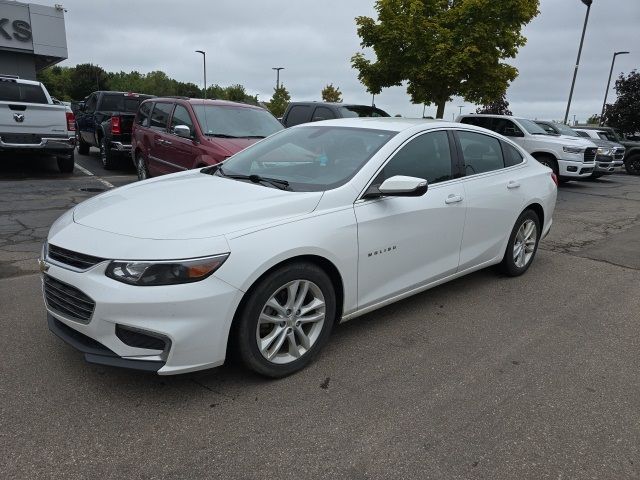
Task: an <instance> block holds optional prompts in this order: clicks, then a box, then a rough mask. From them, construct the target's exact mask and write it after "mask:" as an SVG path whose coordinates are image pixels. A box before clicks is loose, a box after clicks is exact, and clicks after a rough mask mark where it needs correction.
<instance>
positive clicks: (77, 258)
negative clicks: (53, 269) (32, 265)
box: [47, 244, 105, 270]
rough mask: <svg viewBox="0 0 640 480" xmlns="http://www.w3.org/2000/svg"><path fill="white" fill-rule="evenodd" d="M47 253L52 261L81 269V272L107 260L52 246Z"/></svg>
mask: <svg viewBox="0 0 640 480" xmlns="http://www.w3.org/2000/svg"><path fill="white" fill-rule="evenodd" d="M47 253H48V256H49V258H50V259H51V260H55V261H56V262H60V263H64V264H65V265H70V266H72V267H75V268H79V269H80V270H88V269H89V268H91V267H93V266H94V265H97V264H98V263H100V262H104V260H105V259H104V258H99V257H92V256H91V255H85V254H84V253H78V252H72V251H71V250H67V249H66V248H60V247H56V246H55V245H51V244H49V246H48V250H47Z"/></svg>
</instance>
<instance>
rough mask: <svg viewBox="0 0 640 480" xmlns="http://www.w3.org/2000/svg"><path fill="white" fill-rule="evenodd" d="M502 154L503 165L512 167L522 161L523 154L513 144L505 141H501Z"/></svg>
mask: <svg viewBox="0 0 640 480" xmlns="http://www.w3.org/2000/svg"><path fill="white" fill-rule="evenodd" d="M502 154H503V156H504V166H505V167H513V166H514V165H519V164H521V163H522V162H523V161H524V156H523V155H522V154H521V153H520V151H519V150H518V149H517V148H515V147H514V146H513V145H509V144H508V143H506V142H502Z"/></svg>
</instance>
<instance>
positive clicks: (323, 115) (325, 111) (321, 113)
mask: <svg viewBox="0 0 640 480" xmlns="http://www.w3.org/2000/svg"><path fill="white" fill-rule="evenodd" d="M332 118H336V116H335V115H334V114H333V112H332V111H331V109H329V108H327V107H317V108H316V110H315V112H313V119H312V121H313V122H318V121H320V120H331V119H332Z"/></svg>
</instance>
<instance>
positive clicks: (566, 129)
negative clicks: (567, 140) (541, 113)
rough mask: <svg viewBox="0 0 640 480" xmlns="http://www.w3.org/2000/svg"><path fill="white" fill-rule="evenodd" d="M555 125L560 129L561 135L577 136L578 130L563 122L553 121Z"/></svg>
mask: <svg viewBox="0 0 640 480" xmlns="http://www.w3.org/2000/svg"><path fill="white" fill-rule="evenodd" d="M554 125H555V127H556V128H557V129H558V130H559V131H560V133H561V134H562V135H567V136H569V137H579V136H580V135H578V132H576V131H575V130H574V129H573V128H571V127H569V126H568V125H565V124H564V123H554Z"/></svg>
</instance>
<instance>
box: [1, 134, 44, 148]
mask: <svg viewBox="0 0 640 480" xmlns="http://www.w3.org/2000/svg"><path fill="white" fill-rule="evenodd" d="M0 137H1V138H2V141H3V142H4V143H17V144H21V145H38V144H40V142H42V137H41V136H40V135H34V134H31V133H3V134H0Z"/></svg>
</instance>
